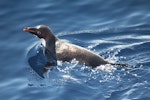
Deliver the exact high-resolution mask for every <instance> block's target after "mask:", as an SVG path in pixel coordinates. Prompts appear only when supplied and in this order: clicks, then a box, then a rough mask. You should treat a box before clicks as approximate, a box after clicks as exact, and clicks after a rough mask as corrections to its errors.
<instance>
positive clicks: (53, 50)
mask: <svg viewBox="0 0 150 100" xmlns="http://www.w3.org/2000/svg"><path fill="white" fill-rule="evenodd" d="M23 30H24V31H25V32H29V33H31V34H33V35H35V36H37V37H38V38H39V39H43V40H44V43H43V45H44V48H45V52H44V55H45V56H46V57H47V59H48V62H47V63H46V64H45V66H44V67H43V69H44V71H47V70H48V69H49V68H50V67H51V66H56V65H57V60H61V61H63V62H65V61H67V62H69V61H71V60H72V59H76V60H77V61H79V63H80V64H84V65H85V66H90V67H92V68H95V67H97V66H100V65H105V64H111V65H120V66H126V64H119V63H111V62H108V61H106V60H105V59H103V58H102V57H101V56H99V55H97V54H95V53H94V52H92V51H90V50H87V49H85V48H83V47H81V46H78V45H75V44H71V43H68V42H66V41H63V40H61V39H59V38H57V37H56V36H55V35H54V34H53V32H52V30H51V29H50V28H49V27H48V26H46V25H38V26H36V27H26V28H24V29H23Z"/></svg>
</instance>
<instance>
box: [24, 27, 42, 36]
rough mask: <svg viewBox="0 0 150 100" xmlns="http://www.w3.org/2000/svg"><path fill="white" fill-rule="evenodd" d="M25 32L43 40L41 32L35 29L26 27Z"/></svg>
mask: <svg viewBox="0 0 150 100" xmlns="http://www.w3.org/2000/svg"><path fill="white" fill-rule="evenodd" d="M23 31H24V32H29V33H32V34H33V35H36V36H37V37H39V38H41V32H40V31H39V30H38V29H37V28H34V27H26V28H24V29H23Z"/></svg>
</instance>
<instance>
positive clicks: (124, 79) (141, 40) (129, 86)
mask: <svg viewBox="0 0 150 100" xmlns="http://www.w3.org/2000/svg"><path fill="white" fill-rule="evenodd" d="M149 5H150V1H148V0H111V1H106V0H74V1H73V0H70V1H69V0H61V1H56V0H43V1H41V0H34V1H33V0H32V1H31V0H30V1H29V0H25V1H21V0H13V1H10V0H1V2H0V18H1V19H0V20H1V21H0V22H1V23H0V29H1V31H0V34H1V35H0V47H1V48H0V52H1V56H0V67H1V70H0V100H32V99H36V100H150V24H149V23H150V11H149V9H150V6H149ZM39 24H44V25H48V26H49V27H51V29H52V30H53V32H54V34H55V35H56V36H57V37H58V38H60V39H64V40H66V41H68V42H70V43H73V44H76V45H79V46H82V47H84V48H87V49H89V50H91V51H93V52H95V53H97V54H99V55H101V56H102V57H103V58H105V59H107V60H109V61H112V62H121V63H127V64H129V65H130V66H129V67H128V68H118V67H117V66H107V65H105V66H98V67H97V68H96V69H91V68H89V67H85V66H82V65H79V64H78V61H75V60H72V62H69V63H60V64H61V66H58V67H55V68H54V69H53V70H52V71H51V72H50V73H49V78H48V79H41V78H39V77H38V75H37V74H36V73H35V71H34V70H32V69H31V67H30V66H29V65H28V63H27V60H28V57H27V54H28V53H29V52H30V51H31V49H32V48H33V46H34V45H35V44H37V42H38V41H39V39H38V38H37V37H34V36H33V35H31V34H28V33H25V32H23V31H22V30H23V28H24V27H27V26H36V25H39ZM34 52H36V49H33V53H31V54H34ZM31 54H29V56H32V55H31ZM106 67H107V68H106Z"/></svg>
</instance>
